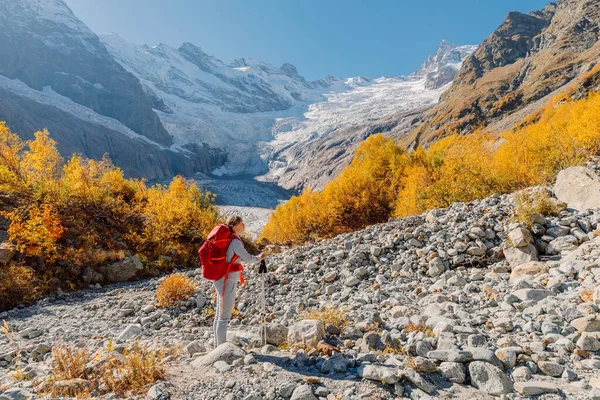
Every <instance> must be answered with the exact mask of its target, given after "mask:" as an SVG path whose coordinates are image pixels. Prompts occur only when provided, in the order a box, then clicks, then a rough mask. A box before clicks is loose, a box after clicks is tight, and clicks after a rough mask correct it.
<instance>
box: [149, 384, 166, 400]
mask: <svg viewBox="0 0 600 400" xmlns="http://www.w3.org/2000/svg"><path fill="white" fill-rule="evenodd" d="M170 398H171V394H170V393H169V392H168V391H167V389H166V387H165V384H164V383H158V384H156V385H154V386H152V387H151V388H150V390H148V394H146V399H147V400H169V399H170Z"/></svg>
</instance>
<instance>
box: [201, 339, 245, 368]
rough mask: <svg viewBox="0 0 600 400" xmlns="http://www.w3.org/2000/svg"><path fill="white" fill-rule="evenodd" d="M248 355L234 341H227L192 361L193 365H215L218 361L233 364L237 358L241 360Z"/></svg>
mask: <svg viewBox="0 0 600 400" xmlns="http://www.w3.org/2000/svg"><path fill="white" fill-rule="evenodd" d="M245 356H246V352H245V351H244V350H242V349H240V348H239V347H237V346H236V345H235V344H233V343H229V342H225V343H223V344H220V345H219V346H218V347H217V348H216V349H214V350H213V351H211V352H210V353H208V354H206V355H204V356H201V357H199V358H197V359H196V360H194V361H193V362H192V366H193V367H200V366H204V365H213V364H214V363H215V362H217V361H224V362H226V363H227V364H230V365H231V364H232V363H233V362H234V361H235V360H239V359H241V358H244V357H245Z"/></svg>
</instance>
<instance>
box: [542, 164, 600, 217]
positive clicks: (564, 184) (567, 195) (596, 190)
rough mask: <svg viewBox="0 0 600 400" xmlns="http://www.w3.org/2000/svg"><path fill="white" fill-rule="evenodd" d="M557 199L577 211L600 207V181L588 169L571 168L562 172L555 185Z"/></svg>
mask: <svg viewBox="0 0 600 400" xmlns="http://www.w3.org/2000/svg"><path fill="white" fill-rule="evenodd" d="M553 189H554V194H555V196H556V198H557V199H559V200H560V201H562V202H565V203H567V206H568V207H570V208H574V209H576V210H587V209H589V208H597V207H600V179H599V178H598V176H597V174H596V173H594V171H593V170H591V169H589V168H586V167H569V168H567V169H564V170H562V171H560V172H559V173H558V175H557V177H556V183H555V184H554V188H553Z"/></svg>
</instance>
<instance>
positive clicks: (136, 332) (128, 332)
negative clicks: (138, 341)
mask: <svg viewBox="0 0 600 400" xmlns="http://www.w3.org/2000/svg"><path fill="white" fill-rule="evenodd" d="M142 332H143V328H142V326H141V325H140V324H129V325H128V326H127V328H125V330H124V331H123V332H121V334H120V335H119V337H118V338H117V340H120V341H127V340H129V339H132V338H134V337H137V336H140V335H141V334H142Z"/></svg>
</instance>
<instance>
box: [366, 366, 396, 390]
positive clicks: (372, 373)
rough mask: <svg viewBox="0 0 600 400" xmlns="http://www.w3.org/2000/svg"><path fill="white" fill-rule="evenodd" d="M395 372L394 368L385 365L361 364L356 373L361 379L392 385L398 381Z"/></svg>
mask: <svg viewBox="0 0 600 400" xmlns="http://www.w3.org/2000/svg"><path fill="white" fill-rule="evenodd" d="M396 371H397V369H396V368H394V367H390V366H387V365H373V364H362V365H361V366H360V367H359V368H358V370H357V373H358V376H360V377H361V378H364V379H370V380H373V381H377V382H385V383H387V384H388V385H393V384H395V383H396V382H398V381H399V380H400V377H399V376H398V374H397V372H396Z"/></svg>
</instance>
